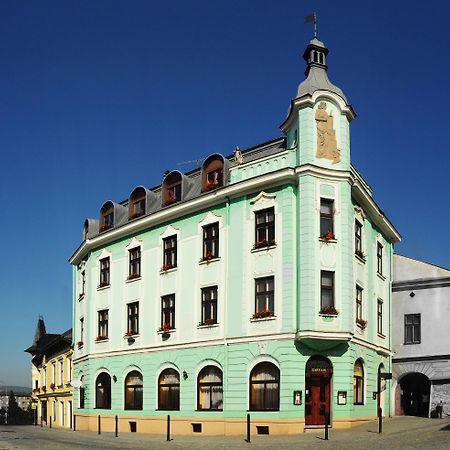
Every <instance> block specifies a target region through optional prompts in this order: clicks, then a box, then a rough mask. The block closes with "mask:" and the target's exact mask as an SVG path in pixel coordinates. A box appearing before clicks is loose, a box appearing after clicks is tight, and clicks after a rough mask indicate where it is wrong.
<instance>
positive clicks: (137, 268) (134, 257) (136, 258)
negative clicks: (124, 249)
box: [128, 247, 141, 280]
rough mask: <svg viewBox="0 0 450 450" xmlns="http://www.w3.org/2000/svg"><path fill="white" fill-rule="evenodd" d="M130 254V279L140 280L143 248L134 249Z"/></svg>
mask: <svg viewBox="0 0 450 450" xmlns="http://www.w3.org/2000/svg"><path fill="white" fill-rule="evenodd" d="M128 253H129V256H130V265H129V269H128V279H129V280H132V279H133V278H139V277H140V276H141V248H140V247H136V248H133V249H131V250H130V251H129V252H128Z"/></svg>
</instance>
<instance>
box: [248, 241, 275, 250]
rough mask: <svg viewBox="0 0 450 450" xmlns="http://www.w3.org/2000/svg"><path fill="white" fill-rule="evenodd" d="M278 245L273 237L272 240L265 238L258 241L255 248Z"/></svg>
mask: <svg viewBox="0 0 450 450" xmlns="http://www.w3.org/2000/svg"><path fill="white" fill-rule="evenodd" d="M274 245H276V242H275V239H271V240H267V239H263V240H262V241H256V242H255V245H254V246H253V249H254V250H256V249H259V248H267V247H272V246H274Z"/></svg>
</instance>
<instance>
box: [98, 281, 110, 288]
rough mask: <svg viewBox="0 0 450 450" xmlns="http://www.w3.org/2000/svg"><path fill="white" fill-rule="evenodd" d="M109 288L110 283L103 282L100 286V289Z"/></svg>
mask: <svg viewBox="0 0 450 450" xmlns="http://www.w3.org/2000/svg"><path fill="white" fill-rule="evenodd" d="M108 286H109V283H108V282H107V281H103V282H102V283H100V284H99V285H98V289H101V288H105V287H108Z"/></svg>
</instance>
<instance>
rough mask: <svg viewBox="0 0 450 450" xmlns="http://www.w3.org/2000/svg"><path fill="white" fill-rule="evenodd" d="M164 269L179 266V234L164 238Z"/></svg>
mask: <svg viewBox="0 0 450 450" xmlns="http://www.w3.org/2000/svg"><path fill="white" fill-rule="evenodd" d="M163 247H164V248H163V252H164V253H163V270H169V269H172V268H173V267H177V236H176V235H175V236H169V237H166V238H164V239H163Z"/></svg>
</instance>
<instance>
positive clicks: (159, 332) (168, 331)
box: [157, 328, 176, 335]
mask: <svg viewBox="0 0 450 450" xmlns="http://www.w3.org/2000/svg"><path fill="white" fill-rule="evenodd" d="M175 331H176V328H171V329H170V330H167V331H163V330H158V331H157V333H158V334H159V335H162V334H172V333H175Z"/></svg>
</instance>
